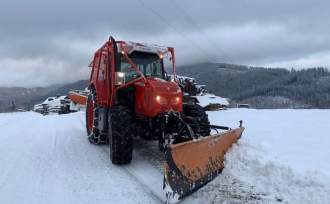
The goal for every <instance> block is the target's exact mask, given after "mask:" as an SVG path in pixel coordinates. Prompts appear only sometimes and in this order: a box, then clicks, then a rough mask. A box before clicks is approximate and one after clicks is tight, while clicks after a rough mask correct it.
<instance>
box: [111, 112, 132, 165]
mask: <svg viewBox="0 0 330 204" xmlns="http://www.w3.org/2000/svg"><path fill="white" fill-rule="evenodd" d="M108 124H109V126H108V127H109V128H108V137H109V143H110V159H111V161H112V163H113V164H128V163H130V162H131V160H132V154H133V135H134V134H133V128H132V127H133V123H132V117H131V114H130V111H129V109H128V108H126V107H123V106H114V107H112V108H110V110H109V117H108Z"/></svg>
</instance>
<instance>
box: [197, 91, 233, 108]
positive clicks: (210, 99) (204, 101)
mask: <svg viewBox="0 0 330 204" xmlns="http://www.w3.org/2000/svg"><path fill="white" fill-rule="evenodd" d="M194 97H196V98H197V100H198V101H199V105H201V106H202V107H205V106H207V105H210V104H217V103H219V104H221V105H225V106H228V105H229V102H228V100H227V99H225V98H222V97H220V96H216V95H213V94H205V95H201V96H194Z"/></svg>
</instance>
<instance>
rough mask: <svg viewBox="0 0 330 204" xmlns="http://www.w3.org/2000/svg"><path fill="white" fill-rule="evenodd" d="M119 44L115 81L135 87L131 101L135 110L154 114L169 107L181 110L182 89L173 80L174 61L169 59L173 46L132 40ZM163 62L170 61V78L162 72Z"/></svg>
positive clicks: (167, 62)
mask: <svg viewBox="0 0 330 204" xmlns="http://www.w3.org/2000/svg"><path fill="white" fill-rule="evenodd" d="M118 47H119V53H120V55H119V57H118V58H120V59H117V60H118V61H119V62H120V64H119V63H118V64H117V67H116V85H117V86H118V87H129V88H131V90H132V89H134V95H135V97H134V99H135V103H131V104H135V105H134V110H135V113H136V114H137V115H139V116H147V117H155V116H157V115H159V114H162V113H168V112H169V111H176V112H182V91H181V89H180V87H179V86H178V85H177V83H176V81H175V76H176V75H175V65H174V63H171V61H172V62H173V60H174V58H173V55H172V54H173V53H174V51H173V49H172V48H167V47H161V46H156V45H146V44H141V43H132V42H129V43H124V42H119V46H118ZM165 60H166V62H165ZM165 65H167V66H169V65H172V67H173V69H172V70H173V76H174V78H173V79H170V78H169V76H168V75H167V73H166V72H165V69H166V68H165ZM128 84H129V85H128ZM124 92H125V91H124ZM119 93H121V91H119ZM117 98H123V97H117Z"/></svg>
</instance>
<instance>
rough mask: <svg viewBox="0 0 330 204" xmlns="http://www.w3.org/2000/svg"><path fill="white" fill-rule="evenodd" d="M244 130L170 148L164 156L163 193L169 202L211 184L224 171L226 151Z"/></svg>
mask: <svg viewBox="0 0 330 204" xmlns="http://www.w3.org/2000/svg"><path fill="white" fill-rule="evenodd" d="M243 131H244V128H243V127H240V128H237V129H233V130H228V131H226V132H224V133H220V134H216V135H212V136H207V137H203V138H201V139H196V140H191V141H188V142H184V143H180V144H174V145H170V146H169V147H168V149H167V151H166V152H165V163H164V189H165V191H166V196H167V200H168V201H169V202H171V201H175V200H179V199H181V198H183V197H184V196H186V195H188V194H190V193H192V192H194V191H196V190H197V189H199V188H200V187H202V186H203V185H205V184H206V183H208V182H210V181H211V180H213V179H214V178H215V177H216V176H217V175H218V174H220V173H221V172H222V169H223V168H224V158H225V154H226V152H227V151H228V150H229V148H230V147H231V146H232V144H234V143H235V142H237V140H238V139H239V138H240V137H241V135H242V133H243Z"/></svg>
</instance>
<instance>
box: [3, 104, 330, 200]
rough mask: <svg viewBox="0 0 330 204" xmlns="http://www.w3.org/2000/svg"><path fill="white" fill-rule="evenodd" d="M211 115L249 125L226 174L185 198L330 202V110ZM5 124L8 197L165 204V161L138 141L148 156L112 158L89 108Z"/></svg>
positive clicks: (6, 118)
mask: <svg viewBox="0 0 330 204" xmlns="http://www.w3.org/2000/svg"><path fill="white" fill-rule="evenodd" d="M208 114H209V116H210V120H211V122H212V123H214V124H219V125H228V126H232V127H235V126H237V125H238V121H239V120H240V119H243V120H244V124H245V127H246V131H245V132H244V135H243V137H242V139H241V140H240V141H239V143H238V144H237V145H235V146H234V148H233V149H232V150H231V151H230V152H229V154H228V155H227V160H226V168H225V169H224V171H223V174H222V175H221V176H219V177H218V178H216V179H215V180H214V181H212V182H211V183H209V184H208V185H206V186H205V187H204V188H202V189H200V190H199V191H198V192H196V193H194V194H192V195H191V196H190V197H189V198H188V199H186V200H184V202H186V203H192V202H193V203H297V204H298V203H299V204H300V203H320V204H321V203H330V179H329V178H330V162H329V158H330V148H329V147H330V133H329V131H328V128H329V126H330V125H329V124H330V119H329V115H330V111H329V110H247V109H232V110H227V111H219V112H209V113H208ZM0 130H1V134H0V203H160V199H159V197H160V195H159V192H160V191H161V188H162V177H161V172H159V162H157V161H155V162H154V161H149V162H148V161H144V160H143V158H142V157H143V156H144V155H145V154H148V151H146V150H144V152H143V151H142V150H143V147H141V146H140V147H139V146H138V145H137V151H138V153H141V155H142V157H141V155H139V154H135V156H134V157H133V163H132V164H130V165H126V166H124V167H118V166H115V165H112V164H111V163H110V161H109V155H108V154H109V151H108V147H107V146H106V145H103V146H96V145H91V144H89V143H88V142H87V139H86V136H85V134H86V133H85V128H84V113H82V112H78V113H74V114H69V115H49V116H42V115H40V114H37V113H33V112H25V113H13V114H11V113H9V114H0ZM139 149H140V150H139ZM139 151H140V152H139ZM135 153H137V152H135ZM155 155H156V156H154V157H153V158H157V154H155ZM149 159H150V158H149Z"/></svg>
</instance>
